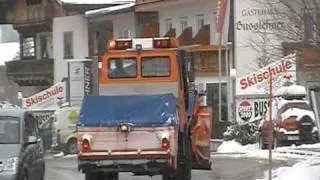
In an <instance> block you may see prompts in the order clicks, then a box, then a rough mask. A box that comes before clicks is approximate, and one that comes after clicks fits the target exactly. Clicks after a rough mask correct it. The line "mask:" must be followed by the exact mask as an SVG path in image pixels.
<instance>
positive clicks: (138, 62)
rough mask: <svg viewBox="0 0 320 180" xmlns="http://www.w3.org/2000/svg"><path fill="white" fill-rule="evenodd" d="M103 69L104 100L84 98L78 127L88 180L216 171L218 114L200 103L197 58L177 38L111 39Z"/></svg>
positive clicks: (170, 178)
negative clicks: (213, 142) (213, 164)
mask: <svg viewBox="0 0 320 180" xmlns="http://www.w3.org/2000/svg"><path fill="white" fill-rule="evenodd" d="M99 68H100V69H99V94H98V95H95V96H94V95H90V96H86V97H85V98H84V100H83V105H82V108H81V111H80V117H79V122H78V125H77V142H78V149H79V153H78V159H79V161H78V162H79V163H78V168H79V170H81V171H82V172H83V173H84V174H85V178H86V180H100V179H101V180H102V179H103V180H106V179H118V178H119V173H120V172H132V173H133V174H135V175H149V176H153V175H158V174H161V175H162V177H163V179H164V180H190V179H191V169H203V170H210V169H211V161H210V137H211V126H212V110H211V108H210V107H207V106H202V105H201V104H200V98H201V93H198V92H197V91H196V90H195V88H194V84H193V81H194V75H193V71H192V56H191V55H190V54H189V53H187V52H186V51H184V50H181V49H178V48H177V41H176V39H173V38H143V39H118V40H111V41H109V43H108V51H107V52H106V53H105V54H104V55H103V57H102V62H100V65H99Z"/></svg>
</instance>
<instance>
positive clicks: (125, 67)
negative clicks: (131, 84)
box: [108, 58, 137, 79]
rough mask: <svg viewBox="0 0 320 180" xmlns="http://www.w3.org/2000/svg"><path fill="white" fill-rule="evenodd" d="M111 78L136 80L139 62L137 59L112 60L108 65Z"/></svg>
mask: <svg viewBox="0 0 320 180" xmlns="http://www.w3.org/2000/svg"><path fill="white" fill-rule="evenodd" d="M108 76H109V78H112V79H115V78H135V77H136V76H137V60H136V59H135V58H122V59H119V58H118V59H115V58H114V59H110V60H109V64H108Z"/></svg>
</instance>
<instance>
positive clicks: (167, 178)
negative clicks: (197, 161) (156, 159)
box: [162, 172, 176, 180]
mask: <svg viewBox="0 0 320 180" xmlns="http://www.w3.org/2000/svg"><path fill="white" fill-rule="evenodd" d="M162 180H176V172H165V173H163V174H162Z"/></svg>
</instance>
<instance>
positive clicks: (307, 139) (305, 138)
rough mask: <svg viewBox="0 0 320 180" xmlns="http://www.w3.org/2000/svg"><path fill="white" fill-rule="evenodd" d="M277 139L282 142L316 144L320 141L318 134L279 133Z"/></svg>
mask: <svg viewBox="0 0 320 180" xmlns="http://www.w3.org/2000/svg"><path fill="white" fill-rule="evenodd" d="M277 139H278V141H280V142H296V143H314V142H317V141H318V132H313V133H308V134H303V135H302V134H300V133H299V132H298V133H285V132H278V133H277Z"/></svg>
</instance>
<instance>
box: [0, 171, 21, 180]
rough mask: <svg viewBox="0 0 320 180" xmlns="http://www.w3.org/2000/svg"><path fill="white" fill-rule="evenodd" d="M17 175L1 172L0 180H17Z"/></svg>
mask: <svg viewBox="0 0 320 180" xmlns="http://www.w3.org/2000/svg"><path fill="white" fill-rule="evenodd" d="M17 179H18V178H17V173H15V172H0V180H17Z"/></svg>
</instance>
